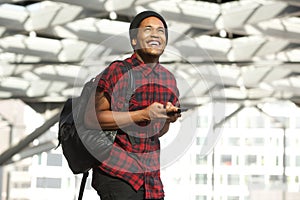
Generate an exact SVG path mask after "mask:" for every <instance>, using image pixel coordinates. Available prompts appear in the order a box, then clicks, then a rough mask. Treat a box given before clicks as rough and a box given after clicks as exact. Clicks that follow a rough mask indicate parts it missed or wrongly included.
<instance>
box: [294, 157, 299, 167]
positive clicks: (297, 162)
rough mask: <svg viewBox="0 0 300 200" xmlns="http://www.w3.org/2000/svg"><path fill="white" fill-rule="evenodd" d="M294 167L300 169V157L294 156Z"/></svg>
mask: <svg viewBox="0 0 300 200" xmlns="http://www.w3.org/2000/svg"><path fill="white" fill-rule="evenodd" d="M295 164H296V167H300V156H296V163H295Z"/></svg>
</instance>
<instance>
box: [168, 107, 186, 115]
mask: <svg viewBox="0 0 300 200" xmlns="http://www.w3.org/2000/svg"><path fill="white" fill-rule="evenodd" d="M186 111H188V108H178V109H177V111H172V112H167V115H169V116H172V115H175V114H180V113H182V112H186Z"/></svg>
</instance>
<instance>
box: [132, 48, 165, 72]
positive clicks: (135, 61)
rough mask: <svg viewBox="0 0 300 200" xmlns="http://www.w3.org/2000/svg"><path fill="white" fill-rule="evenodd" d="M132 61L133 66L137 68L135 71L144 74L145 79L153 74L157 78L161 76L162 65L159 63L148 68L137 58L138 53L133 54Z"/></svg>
mask: <svg viewBox="0 0 300 200" xmlns="http://www.w3.org/2000/svg"><path fill="white" fill-rule="evenodd" d="M131 59H132V64H133V66H134V68H135V70H138V71H140V72H141V73H142V74H144V76H145V77H147V76H149V75H150V74H151V73H153V74H154V75H156V76H159V72H158V70H159V68H160V64H159V63H157V64H156V65H155V66H154V67H152V68H151V67H148V66H147V64H145V63H144V62H142V61H140V60H139V59H138V58H137V55H136V53H133V54H132V56H131Z"/></svg>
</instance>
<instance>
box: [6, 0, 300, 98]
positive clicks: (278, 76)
mask: <svg viewBox="0 0 300 200" xmlns="http://www.w3.org/2000/svg"><path fill="white" fill-rule="evenodd" d="M213 2H214V1H210V2H208V1H194V0H175V1H154V0H127V1H118V0H88V1H79V0H77V1H73V0H72V1H71V0H61V1H18V0H11V1H8V0H2V1H0V3H1V4H0V63H1V64H0V98H1V99H11V98H19V99H22V100H24V101H31V102H61V101H64V100H65V97H67V96H70V95H73V94H74V88H75V87H76V86H75V85H76V84H74V82H76V80H78V73H79V72H80V74H82V73H90V72H89V71H90V70H91V68H93V70H94V69H95V67H96V66H98V67H99V68H98V71H101V70H102V69H103V67H104V66H106V65H107V63H109V62H110V61H112V59H114V58H116V57H117V56H118V55H126V53H128V52H130V51H131V48H130V45H129V41H128V37H127V32H128V27H129V22H130V20H131V19H132V17H133V16H134V15H135V14H137V13H138V12H140V11H142V10H146V9H151V10H156V11H158V12H159V13H161V14H162V15H163V16H164V17H165V18H166V20H167V22H168V24H169V29H170V40H169V46H168V48H169V50H168V51H169V52H176V54H175V53H174V55H176V56H174V55H173V56H165V57H163V58H162V60H161V62H162V63H164V61H165V65H166V66H167V67H168V68H169V69H170V70H171V71H173V72H174V71H175V70H178V71H177V73H178V74H181V73H187V71H188V70H187V69H188V68H189V66H190V67H191V66H192V68H202V69H209V68H214V70H216V72H217V73H218V75H216V76H220V79H219V81H215V79H211V80H209V78H207V75H208V74H205V71H209V70H202V72H201V74H202V75H203V74H204V75H203V77H204V78H205V79H206V80H205V82H207V84H208V85H212V86H214V85H218V86H219V85H221V87H218V88H220V89H222V90H223V92H224V97H225V98H226V99H227V100H229V99H232V100H237V101H243V100H246V99H248V100H251V99H253V100H264V99H268V98H276V99H278V98H280V99H290V98H294V99H297V98H298V97H299V96H300V79H299V75H300V73H299V72H300V68H299V66H298V64H299V61H300V48H299V43H300V18H299V17H298V16H299V14H300V1H297V0H293V1H292V0H283V1H276V0H241V1H229V2H225V3H221V2H222V1H215V3H213ZM217 2H220V3H217ZM223 2H224V1H223ZM172 31H173V32H174V34H173V35H172ZM109 39H110V40H109ZM107 40H109V42H105V41H107ZM116 40H118V41H116ZM186 41H188V42H186ZM95 49H97V59H96V60H95V61H94V62H92V63H88V64H87V65H84V61H86V60H87V59H88V56H90V55H91V52H93V50H95ZM108 49H110V50H109V51H108ZM200 51H201V52H202V53H201V52H200ZM203 52H204V53H203ZM170 54H172V53H169V55H170ZM204 55H205V56H204ZM85 70H87V72H85ZM185 78H187V79H190V80H192V79H193V80H196V79H198V78H199V73H189V74H186V76H185ZM207 84H206V85H207ZM206 87H207V86H206ZM196 88H197V87H196ZM209 89H211V87H207V88H206V89H204V88H201V87H200V86H199V87H198V88H197V91H202V93H201V92H197V93H198V94H197V95H199V97H205V96H206V94H207V93H208V91H207V90H209ZM183 93H184V92H183ZM185 99H188V98H185ZM204 101H205V100H204Z"/></svg>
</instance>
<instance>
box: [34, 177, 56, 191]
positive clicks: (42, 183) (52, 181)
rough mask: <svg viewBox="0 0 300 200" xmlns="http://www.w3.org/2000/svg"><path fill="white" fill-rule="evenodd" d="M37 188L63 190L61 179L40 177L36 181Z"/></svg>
mask: <svg viewBox="0 0 300 200" xmlns="http://www.w3.org/2000/svg"><path fill="white" fill-rule="evenodd" d="M36 187H37V188H57V189H58V188H61V178H45V177H43V178H42V177H38V178H37V179H36Z"/></svg>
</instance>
